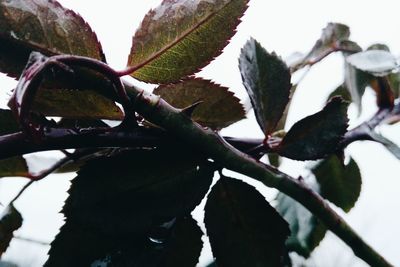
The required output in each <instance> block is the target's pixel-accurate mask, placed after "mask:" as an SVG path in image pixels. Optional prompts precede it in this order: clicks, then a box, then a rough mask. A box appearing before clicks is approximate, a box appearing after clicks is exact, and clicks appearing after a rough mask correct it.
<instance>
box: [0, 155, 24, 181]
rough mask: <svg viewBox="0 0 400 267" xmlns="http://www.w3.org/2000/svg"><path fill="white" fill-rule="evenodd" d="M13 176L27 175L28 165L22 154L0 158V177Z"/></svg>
mask: <svg viewBox="0 0 400 267" xmlns="http://www.w3.org/2000/svg"><path fill="white" fill-rule="evenodd" d="M14 176H20V177H27V176H29V169H28V165H27V164H26V160H25V159H24V158H23V157H22V156H15V157H12V158H8V159H2V160H0V178H3V177H14Z"/></svg>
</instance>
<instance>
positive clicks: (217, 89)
mask: <svg viewBox="0 0 400 267" xmlns="http://www.w3.org/2000/svg"><path fill="white" fill-rule="evenodd" d="M154 94H157V95H160V96H161V97H162V98H163V99H164V100H166V101H167V102H168V103H170V104H171V105H172V106H174V107H177V108H185V107H188V106H190V105H192V104H193V103H195V102H198V101H202V102H201V104H200V105H198V106H197V107H196V108H195V110H194V112H193V114H192V116H191V117H192V119H193V120H194V121H196V122H198V123H200V124H201V125H203V126H208V127H211V128H213V129H222V128H224V127H226V126H228V125H230V124H232V123H234V122H237V121H239V120H241V119H243V118H244V117H245V112H244V108H243V106H242V104H240V100H239V99H238V98H237V97H235V96H234V95H233V93H232V92H230V91H228V88H226V87H222V86H220V85H217V84H215V83H213V82H211V81H209V80H203V79H199V78H196V79H188V80H184V81H183V82H181V83H178V84H171V85H165V86H160V87H158V88H156V89H155V90H154Z"/></svg>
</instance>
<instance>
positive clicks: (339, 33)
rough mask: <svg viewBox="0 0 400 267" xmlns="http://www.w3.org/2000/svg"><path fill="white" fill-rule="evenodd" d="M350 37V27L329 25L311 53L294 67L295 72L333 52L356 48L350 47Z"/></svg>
mask: <svg viewBox="0 0 400 267" xmlns="http://www.w3.org/2000/svg"><path fill="white" fill-rule="evenodd" d="M349 36H350V29H349V27H348V26H346V25H344V24H341V23H332V22H330V23H328V25H327V26H326V27H325V28H324V29H323V30H322V34H321V37H320V38H319V39H318V41H317V42H316V43H315V44H314V46H313V48H312V49H311V51H310V52H308V54H307V55H306V56H305V57H304V59H303V60H302V62H300V63H298V64H296V65H295V66H292V69H293V70H298V69H300V68H302V67H304V66H306V65H308V64H310V63H314V62H317V61H318V60H320V59H321V58H323V57H324V56H326V55H328V54H329V53H331V52H334V51H336V50H337V49H340V48H341V47H342V46H343V47H344V48H354V45H352V46H349V43H348V42H345V41H348V38H349Z"/></svg>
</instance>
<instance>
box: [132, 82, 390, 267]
mask: <svg viewBox="0 0 400 267" xmlns="http://www.w3.org/2000/svg"><path fill="white" fill-rule="evenodd" d="M125 87H126V89H127V92H128V94H129V96H130V97H131V98H132V99H136V101H135V108H136V111H137V112H138V113H139V114H140V115H142V116H143V117H144V118H145V119H147V120H148V121H150V122H152V123H154V124H156V125H159V126H161V127H162V128H164V129H165V130H167V132H168V133H171V134H173V135H175V136H176V137H177V138H178V139H180V140H182V141H184V142H186V143H187V144H191V145H193V146H194V147H195V148H197V149H198V150H200V151H202V152H204V153H206V154H207V155H209V156H210V157H211V158H212V159H214V160H215V161H216V162H217V163H219V164H220V165H222V166H224V167H226V168H228V169H230V170H233V171H236V172H239V173H242V174H244V175H247V176H249V177H252V178H254V179H256V180H258V181H260V182H262V183H263V184H264V185H266V186H268V187H273V188H276V189H278V190H279V191H281V192H283V193H285V194H286V195H288V196H290V197H292V198H293V199H295V200H297V201H298V202H299V203H301V204H302V205H303V206H304V207H306V208H307V209H308V210H309V211H310V212H311V213H313V214H314V215H315V216H316V217H318V218H319V219H320V220H321V221H322V222H323V223H324V224H325V225H326V226H327V227H328V229H330V230H331V231H332V232H333V233H335V234H336V235H337V236H338V237H339V238H341V239H342V240H343V241H344V242H345V243H346V244H347V245H349V246H350V247H351V248H352V250H353V252H354V253H355V254H356V255H357V256H358V257H360V258H361V259H363V260H364V261H365V262H367V263H368V264H370V265H371V266H374V267H381V266H382V267H384V266H385V267H388V266H393V265H391V264H390V263H388V262H387V261H386V260H385V259H384V258H383V257H382V256H380V255H379V254H378V253H377V252H376V251H375V250H374V249H373V248H372V247H370V246H369V245H368V244H366V243H365V242H364V241H363V240H362V238H361V237H360V236H359V235H357V233H356V232H355V231H354V230H353V229H352V228H351V227H350V226H349V225H348V224H347V223H346V222H345V221H344V220H343V219H342V218H341V217H340V216H339V215H338V214H337V213H336V212H335V211H334V210H333V209H331V208H330V206H329V205H328V203H327V202H326V201H325V200H324V199H323V198H322V197H321V196H319V195H318V194H317V193H315V192H314V191H313V190H311V189H310V188H309V187H308V186H306V185H305V184H304V183H302V182H301V181H299V180H296V179H293V178H291V177H289V176H287V175H285V174H283V173H281V172H279V171H278V170H275V169H271V168H269V167H266V166H265V165H264V164H263V163H261V162H259V161H256V160H254V159H253V158H252V157H250V156H249V155H247V154H245V153H243V152H240V151H239V150H237V149H235V148H234V147H233V146H231V145H230V144H228V143H227V142H225V140H224V139H223V138H221V137H220V136H219V135H218V134H217V133H215V132H214V131H212V130H210V129H208V128H203V127H201V126H200V125H199V124H197V123H194V122H193V121H192V120H191V119H190V118H188V117H187V116H186V115H184V114H182V113H181V111H180V110H178V109H176V108H174V107H172V106H171V105H169V104H168V103H167V102H165V101H164V100H163V99H161V98H160V97H159V96H156V95H152V94H150V93H146V92H144V91H143V90H139V89H137V88H135V87H133V86H130V85H128V84H125Z"/></svg>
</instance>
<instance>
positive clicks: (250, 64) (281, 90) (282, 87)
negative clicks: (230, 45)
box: [239, 39, 291, 135]
mask: <svg viewBox="0 0 400 267" xmlns="http://www.w3.org/2000/svg"><path fill="white" fill-rule="evenodd" d="M239 68H240V72H241V74H242V80H243V84H244V86H245V88H246V90H247V93H248V94H249V96H250V100H251V103H252V105H253V107H254V111H255V115H256V119H257V122H258V124H259V125H260V127H261V129H262V130H263V132H264V134H265V135H269V134H270V133H271V132H272V131H273V130H274V129H275V127H276V126H277V124H278V122H279V120H280V118H281V117H282V114H283V113H284V111H285V107H286V105H287V104H288V102H289V95H290V89H291V83H290V71H289V69H288V67H287V66H286V64H285V63H284V62H283V61H282V60H281V59H280V58H279V57H277V55H276V54H275V53H268V52H267V51H266V50H265V49H264V48H263V47H262V46H261V45H260V44H259V43H258V42H257V41H256V40H254V39H250V40H249V41H248V42H247V43H246V44H245V46H244V47H243V48H242V51H241V55H240V58H239Z"/></svg>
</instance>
